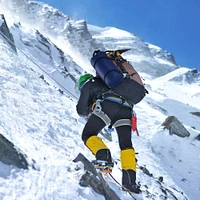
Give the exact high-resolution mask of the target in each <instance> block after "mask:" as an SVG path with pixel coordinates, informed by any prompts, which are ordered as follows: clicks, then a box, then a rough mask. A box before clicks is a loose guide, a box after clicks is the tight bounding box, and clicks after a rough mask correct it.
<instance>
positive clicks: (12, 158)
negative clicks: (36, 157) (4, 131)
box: [0, 134, 28, 169]
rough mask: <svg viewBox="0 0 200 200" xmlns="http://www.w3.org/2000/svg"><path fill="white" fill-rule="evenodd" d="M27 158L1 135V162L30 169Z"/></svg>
mask: <svg viewBox="0 0 200 200" xmlns="http://www.w3.org/2000/svg"><path fill="white" fill-rule="evenodd" d="M25 157H26V156H25V155H24V154H22V153H21V152H20V151H19V150H18V149H17V148H16V147H15V146H14V144H13V143H11V142H10V141H9V140H7V139H6V138H5V137H4V136H3V135H1V134H0V161H1V162H3V163H4V164H7V165H13V166H16V167H18V168H22V169H28V162H27V161H26V158H25Z"/></svg>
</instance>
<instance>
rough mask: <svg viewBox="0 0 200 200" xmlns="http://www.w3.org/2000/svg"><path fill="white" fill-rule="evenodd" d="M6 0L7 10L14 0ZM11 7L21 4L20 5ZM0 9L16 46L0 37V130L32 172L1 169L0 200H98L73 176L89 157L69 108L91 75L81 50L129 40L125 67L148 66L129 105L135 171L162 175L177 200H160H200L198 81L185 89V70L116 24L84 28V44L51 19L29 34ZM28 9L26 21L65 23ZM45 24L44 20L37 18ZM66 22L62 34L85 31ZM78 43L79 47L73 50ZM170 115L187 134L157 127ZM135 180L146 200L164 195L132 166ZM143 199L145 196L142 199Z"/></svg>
mask: <svg viewBox="0 0 200 200" xmlns="http://www.w3.org/2000/svg"><path fill="white" fill-rule="evenodd" d="M8 2H9V3H10V4H9V5H11V3H12V5H13V3H15V2H17V1H14V0H13V1H7V3H8ZM19 2H20V3H22V4H21V5H23V1H19ZM19 2H17V3H19ZM0 5H1V6H0V8H2V6H5V9H4V10H1V12H3V13H5V16H6V19H7V20H8V21H7V23H8V25H9V27H10V31H11V32H12V34H13V36H14V40H15V43H16V45H17V47H18V51H17V54H16V53H14V52H13V50H12V49H11V48H10V47H9V45H8V44H7V43H5V41H4V39H2V37H0V55H1V59H0V80H1V81H0V95H1V98H0V108H1V112H0V133H1V134H2V135H4V136H5V137H6V138H7V139H9V140H10V141H11V142H13V143H14V144H15V145H16V146H17V147H18V148H19V149H21V150H22V151H23V152H24V153H25V154H26V155H27V156H28V158H30V159H34V160H35V161H36V163H37V169H38V170H34V169H31V168H30V169H29V170H28V171H27V170H20V169H17V168H15V167H12V166H7V165H5V164H3V163H1V162H0V199H2V200H14V199H17V200H27V199H30V200H43V199H55V200H57V199H59V200H61V199H68V200H71V199H87V200H95V199H104V198H103V197H102V196H100V195H98V194H96V193H95V192H94V191H92V190H91V189H90V188H83V187H81V186H80V185H79V179H80V177H81V176H82V174H83V173H84V170H83V166H82V165H81V164H78V165H79V167H80V170H78V171H77V164H75V163H73V159H74V158H75V157H76V156H77V154H78V153H79V152H82V153H83V154H84V155H85V156H87V157H88V158H89V159H91V160H92V159H94V157H93V156H92V155H91V153H90V152H89V151H88V149H87V148H86V147H85V146H84V144H83V142H82V141H81V132H82V129H83V127H84V123H85V121H84V120H83V119H81V118H80V117H79V116H78V115H77V114H76V108H75V106H76V101H77V98H78V95H79V92H78V91H77V88H76V81H77V79H78V77H79V75H80V74H81V73H83V72H84V70H86V71H90V72H93V69H92V67H91V66H90V65H89V55H88V54H89V53H88V52H89V50H87V51H86V52H85V51H84V49H90V50H91V49H95V47H96V46H98V44H99V43H101V45H102V48H105V49H107V48H108V49H113V48H124V47H126V48H127V47H129V46H127V45H128V44H130V40H131V41H132V43H133V44H136V43H137V45H133V46H131V47H134V48H136V49H135V50H134V49H133V50H132V51H131V52H129V53H127V54H125V57H126V58H127V59H130V60H131V59H132V62H133V60H134V62H135V64H136V63H140V64H142V65H144V64H146V65H147V68H146V67H142V68H141V67H140V66H141V65H137V67H138V69H139V70H140V69H141V72H142V74H143V75H144V76H145V77H146V81H145V82H146V86H147V89H148V90H149V94H148V95H147V96H146V97H145V99H144V101H142V102H141V103H139V104H138V105H137V106H135V111H136V113H137V116H138V128H139V131H140V135H141V136H140V137H137V136H136V134H134V133H133V136H132V140H133V144H134V147H135V149H136V151H137V152H138V153H139V154H138V156H137V159H138V165H139V166H146V167H147V168H148V169H149V171H150V172H151V173H152V174H153V176H154V177H159V176H162V177H163V178H164V182H163V186H164V187H165V188H167V189H169V190H170V191H172V192H173V194H174V195H175V196H176V198H175V197H174V196H173V195H171V194H170V193H169V192H168V193H167V199H190V200H196V199H198V198H199V193H200V182H199V180H200V177H199V176H200V175H199V174H200V169H199V168H198V166H199V165H200V159H199V158H200V154H199V153H198V152H199V147H200V143H199V141H197V140H195V137H196V136H197V135H198V134H200V126H199V123H198V122H199V117H197V116H194V115H192V114H191V112H194V111H199V110H200V106H199V105H200V104H199V100H200V96H199V86H200V85H199V79H198V77H197V78H195V79H194V81H192V82H191V81H190V83H188V81H186V79H182V78H180V77H186V75H185V74H187V73H188V72H189V71H191V70H190V69H187V68H179V67H177V65H175V64H173V63H172V61H171V60H170V59H169V60H167V59H166V57H167V54H162V55H166V57H165V56H164V57H163V56H160V55H161V54H160V52H161V50H160V48H159V47H155V46H153V45H150V44H148V43H145V42H142V40H140V39H139V38H137V37H136V36H134V35H133V34H131V33H128V32H126V31H123V30H119V29H116V28H114V27H106V28H100V27H95V26H89V27H88V30H89V31H91V32H88V33H87V34H91V37H90V38H88V37H89V36H88V35H87V34H86V35H87V36H86V35H84V37H83V38H82V39H81V40H80V35H78V33H77V35H76V37H75V38H72V36H66V35H64V34H63V31H61V26H66V24H65V25H61V22H60V24H55V23H54V21H53V22H52V24H51V25H52V26H54V27H55V28H53V31H52V32H48V30H47V29H46V27H42V26H41V25H40V26H36V25H35V27H33V26H32V24H30V23H29V22H28V19H26V20H24V21H23V19H22V18H21V17H20V15H18V17H17V18H14V17H12V15H10V14H9V13H10V10H11V8H10V7H9V6H8V5H5V1H0ZM25 5H26V4H25ZM28 5H29V4H28ZM15 8H16V7H12V9H15ZM21 8H23V6H22V7H21ZM30 8H32V13H31V14H33V13H34V12H37V13H40V14H41V15H40V17H41V16H42V17H44V16H45V15H47V13H48V14H51V15H50V16H51V18H53V17H55V13H56V14H57V15H56V16H62V17H64V18H65V19H68V20H69V18H68V17H67V16H63V15H61V14H59V13H58V12H57V11H55V10H54V9H53V8H50V7H48V6H46V5H45V6H44V5H43V4H37V3H36V2H35V3H31V4H30V5H29V9H30ZM34 10H36V11H34ZM49 10H53V12H52V13H51V12H50V11H49ZM41 11H43V12H41ZM18 13H19V12H18ZM44 14H45V15H44ZM58 14H59V15H58ZM22 15H23V13H22ZM7 16H8V17H7ZM62 17H61V19H63V18H62ZM27 18H28V17H27ZM45 19H46V18H45V17H44V21H45ZM18 20H20V23H18V22H19V21H18ZM30 20H32V19H30ZM13 23H15V24H13ZM65 23H66V21H65ZM70 23H71V26H70V27H73V28H75V30H76V31H77V27H79V28H80V24H81V30H82V28H85V25H84V23H83V22H73V20H72V21H70ZM68 28H69V27H68ZM65 30H68V29H67V28H66V29H65ZM113 35H114V36H113ZM119 35H120V37H119ZM112 36H113V37H112ZM85 37H86V38H85ZM69 38H70V39H69ZM72 39H74V40H73V42H72V43H71V41H72ZM132 39H134V40H132ZM75 40H77V41H75ZM82 41H84V42H83V43H82V46H77V44H78V43H81V42H82ZM85 41H86V42H85ZM135 41H137V42H135ZM148 48H150V49H151V50H149V49H148ZM152 48H153V49H154V51H153V50H152ZM21 51H22V52H23V53H22V52H21ZM152 52H153V54H152ZM156 52H157V53H156ZM90 53H91V52H90ZM145 55H149V56H145ZM156 59H157V60H156ZM158 60H159V61H158ZM163 62H165V67H163V64H162V63H163ZM166 62H167V65H166ZM154 64H156V67H155V68H153V70H154V71H156V72H155V73H154V72H152V74H151V73H150V74H148V72H149V70H148V69H149V68H148V67H149V66H150V67H152V66H154ZM171 66H172V68H171ZM175 69H176V70H175ZM159 70H160V71H159ZM169 72H171V73H169ZM155 74H156V77H158V74H159V75H164V76H162V77H158V78H155ZM42 75H43V76H44V78H42ZM153 77H154V78H153ZM59 89H61V90H62V91H64V94H63V93H62V92H60V90H59ZM169 115H174V116H176V117H177V118H178V119H179V120H180V121H182V122H183V124H184V125H185V127H186V128H187V130H188V131H189V132H190V137H188V138H179V137H178V136H175V135H172V136H171V135H169V134H168V131H166V130H163V129H162V127H161V124H162V122H163V121H164V120H165V119H166V117H167V116H169ZM194 127H195V129H194ZM112 138H113V141H112V142H108V141H106V140H105V139H104V138H103V137H102V139H103V140H105V142H106V143H107V145H108V146H109V147H111V149H112V155H113V158H114V159H115V160H116V161H117V160H119V147H118V142H117V136H116V134H115V133H113V135H112ZM113 175H114V176H115V177H116V179H117V180H118V181H121V172H120V170H119V169H118V167H117V166H115V168H114V171H113ZM137 175H138V181H140V182H141V184H142V186H141V187H142V188H143V189H145V185H147V186H148V190H149V191H150V192H151V193H152V194H154V196H153V197H152V199H153V198H154V199H164V196H166V194H165V193H164V192H163V191H162V190H161V188H160V185H159V184H158V182H157V179H156V178H151V177H148V176H146V175H145V174H144V173H143V172H142V171H141V170H139V169H138V170H137ZM109 184H110V185H111V187H112V189H113V190H114V191H115V192H116V193H117V194H118V195H119V197H120V198H121V199H123V200H128V199H132V197H130V196H129V195H128V194H126V193H124V192H123V191H121V190H120V189H119V188H118V187H117V185H115V184H113V183H112V182H109ZM143 199H150V198H149V197H146V196H145V195H143Z"/></svg>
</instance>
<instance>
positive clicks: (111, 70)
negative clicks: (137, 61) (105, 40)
mask: <svg viewBox="0 0 200 200" xmlns="http://www.w3.org/2000/svg"><path fill="white" fill-rule="evenodd" d="M128 50H130V49H123V50H116V51H100V50H97V51H94V54H93V57H92V58H91V60H90V62H91V65H92V66H93V67H94V69H95V70H96V73H97V74H98V75H99V76H100V77H101V79H102V80H103V81H104V83H105V84H106V85H107V86H108V87H109V88H110V90H109V91H108V92H107V93H106V94H104V97H105V96H106V95H110V96H111V95H112V96H118V97H120V98H122V99H124V100H126V101H128V102H130V103H131V104H137V103H139V102H140V101H141V100H142V99H143V98H144V96H145V94H146V93H147V90H146V89H145V88H144V86H143V83H142V81H141V79H140V78H139V80H138V81H135V80H133V76H134V75H135V74H136V73H137V72H135V70H134V68H133V67H132V66H131V65H130V64H129V63H128V62H127V61H126V60H125V59H124V58H123V57H122V56H121V54H122V53H124V52H126V51H128ZM140 81H141V83H138V82H140Z"/></svg>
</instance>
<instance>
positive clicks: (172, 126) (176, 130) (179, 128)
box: [162, 116, 190, 137]
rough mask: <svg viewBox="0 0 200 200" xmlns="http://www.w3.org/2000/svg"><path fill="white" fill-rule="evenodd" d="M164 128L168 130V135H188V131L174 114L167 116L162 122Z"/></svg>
mask: <svg viewBox="0 0 200 200" xmlns="http://www.w3.org/2000/svg"><path fill="white" fill-rule="evenodd" d="M162 126H164V129H165V128H166V129H168V130H169V134H170V135H173V134H175V135H177V136H179V137H188V136H190V133H189V132H188V131H187V130H186V128H185V127H184V126H183V125H182V123H181V122H180V121H179V120H178V119H177V118H176V117H174V116H169V117H167V118H166V120H165V121H164V122H163V123H162Z"/></svg>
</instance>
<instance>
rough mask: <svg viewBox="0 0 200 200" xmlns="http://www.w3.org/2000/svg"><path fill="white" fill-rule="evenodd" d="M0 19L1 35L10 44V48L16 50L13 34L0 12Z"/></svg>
mask: <svg viewBox="0 0 200 200" xmlns="http://www.w3.org/2000/svg"><path fill="white" fill-rule="evenodd" d="M0 19H1V20H2V21H3V23H2V24H0V35H2V37H3V38H4V39H5V41H6V43H8V44H9V45H10V46H11V48H12V49H13V50H14V51H15V52H16V51H17V50H16V47H15V42H14V38H13V35H12V34H11V33H10V30H9V28H8V25H7V23H6V20H5V17H4V15H2V14H0Z"/></svg>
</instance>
